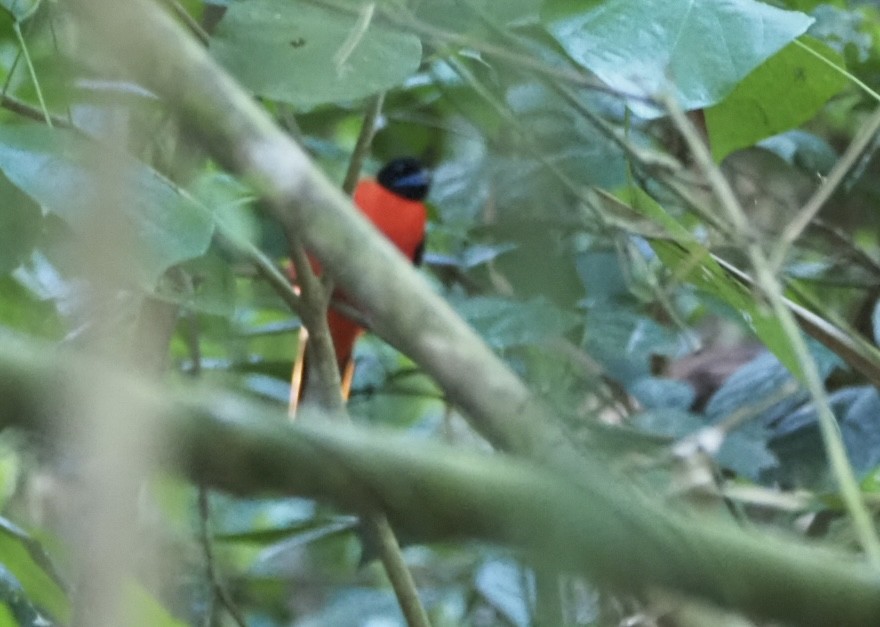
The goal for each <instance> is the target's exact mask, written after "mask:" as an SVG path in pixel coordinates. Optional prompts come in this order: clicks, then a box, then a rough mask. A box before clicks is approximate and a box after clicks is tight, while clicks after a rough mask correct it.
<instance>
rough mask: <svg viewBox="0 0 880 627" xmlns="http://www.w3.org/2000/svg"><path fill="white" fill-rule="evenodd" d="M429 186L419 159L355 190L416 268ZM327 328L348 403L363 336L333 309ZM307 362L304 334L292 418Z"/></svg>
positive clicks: (358, 201)
mask: <svg viewBox="0 0 880 627" xmlns="http://www.w3.org/2000/svg"><path fill="white" fill-rule="evenodd" d="M430 185H431V173H430V171H429V170H428V169H427V168H426V167H425V166H424V165H423V164H422V163H421V162H420V161H419V160H418V159H414V158H412V157H401V158H398V159H393V160H392V161H389V162H388V163H387V164H386V165H385V166H384V167H383V168H382V169H381V170H380V171H379V174H378V175H377V176H376V179H375V180H374V179H364V180H362V181H361V182H360V183H358V185H357V187H356V188H355V190H354V204H355V205H357V207H358V208H359V209H360V210H361V212H362V213H363V214H364V215H365V216H366V217H367V218H369V220H370V221H371V222H372V223H373V225H374V226H375V227H376V228H377V229H379V231H380V232H381V233H382V234H383V235H384V236H385V237H387V238H388V239H389V240H391V242H392V243H394V245H395V246H397V248H398V249H399V250H400V252H402V253H403V254H404V255H405V256H406V257H407V258H409V259H410V261H412V262H413V263H414V264H416V265H418V264H419V263H421V261H422V253H423V251H424V246H425V226H426V224H427V217H428V212H427V209H426V208H425V204H424V202H423V201H424V200H425V198H426V197H427V195H428V189H429V188H430ZM333 298H334V299H337V300H342V301H346V302H349V303H350V304H352V305H353V306H355V307H357V303H352V302H351V301H350V300H349V299H348V298H347V297H346V295H345V294H342V293H340V292H336V293H335V294H334V295H333ZM327 325H328V327H329V329H330V336H331V337H332V339H333V347H334V350H335V352H336V363H337V364H338V365H339V374H340V377H341V378H342V396H343V398H345V399H348V394H349V391H350V390H351V382H352V378H353V376H354V362H353V361H352V353H353V351H354V344H355V342H356V341H357V339H358V337H359V336H360V335H361V333H363V331H364V330H363V328H362V327H361V326H359V325H358V324H357V323H356V322H354V321H353V320H351V319H350V318H348V317H347V316H345V315H344V314H342V313H339V312H338V311H336V310H334V309H330V310H329V311H328V312H327ZM307 359H308V334H307V333H306V332H305V330H304V329H303V330H301V331H300V337H299V348H298V350H297V356H296V361H294V364H293V375H292V377H291V384H290V414H291V415H293V414H294V413H295V412H296V408H297V405H298V404H299V401H300V400H301V399H302V396H303V392H304V391H305V388H306V385H307V382H306V377H307V374H308V369H307V368H306V360H307Z"/></svg>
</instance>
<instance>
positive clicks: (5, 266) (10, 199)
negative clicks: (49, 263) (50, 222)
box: [0, 176, 43, 275]
mask: <svg viewBox="0 0 880 627" xmlns="http://www.w3.org/2000/svg"><path fill="white" fill-rule="evenodd" d="M0 198H3V210H2V211H0V275H3V274H6V273H7V272H9V271H10V270H14V269H15V268H16V267H18V265H19V264H20V263H21V262H22V261H24V260H25V258H26V257H27V256H28V255H29V254H30V252H31V250H32V249H33V247H34V244H35V243H36V242H37V238H38V237H39V235H40V226H41V225H42V222H43V214H42V212H41V211H40V207H39V206H37V204H36V203H34V201H33V200H31V199H30V198H29V197H28V196H26V195H25V194H23V193H22V192H21V190H19V189H18V188H17V187H15V186H14V185H13V184H12V183H10V182H9V179H7V178H6V177H5V176H0Z"/></svg>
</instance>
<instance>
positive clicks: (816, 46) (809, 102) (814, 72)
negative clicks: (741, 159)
mask: <svg viewBox="0 0 880 627" xmlns="http://www.w3.org/2000/svg"><path fill="white" fill-rule="evenodd" d="M811 51H812V52H811ZM816 55H820V56H822V57H824V58H825V59H826V60H827V62H826V61H823V60H822V59H820V58H818V57H817V56H816ZM829 63H830V64H832V65H833V66H836V67H837V68H840V69H839V70H838V69H835V67H831V65H829ZM843 70H844V62H843V58H842V57H841V56H840V55H839V54H838V53H836V52H834V51H833V50H832V49H831V48H829V47H828V46H825V45H824V44H822V43H821V42H819V41H817V40H815V39H812V38H809V37H802V38H801V39H800V40H798V41H797V42H795V43H792V44H789V45H788V46H786V47H785V48H783V49H782V50H780V51H779V52H778V53H776V54H775V55H773V56H772V57H771V58H770V59H768V60H767V61H765V62H764V63H762V64H761V65H760V66H759V67H758V68H757V69H755V71H754V72H752V73H751V74H749V75H748V76H747V77H746V78H745V79H744V80H743V81H742V82H741V83H739V84H738V85H737V86H736V88H735V89H734V90H733V92H732V93H731V94H730V95H729V96H727V97H726V98H725V99H724V100H722V101H721V102H720V103H718V104H717V105H715V106H714V107H710V108H708V109H706V127H707V129H708V131H709V145H710V146H711V147H712V155H713V156H714V157H715V159H716V160H718V161H721V159H723V158H724V157H725V156H726V155H728V154H729V153H731V152H733V151H734V150H736V149H737V148H744V147H746V146H751V145H752V144H754V143H755V142H757V141H758V140H760V139H763V138H765V137H769V136H770V135H775V134H776V133H780V132H782V131H785V130H788V129H790V128H794V127H795V126H798V125H800V124H802V123H804V122H806V121H807V120H809V119H810V118H811V117H813V116H814V115H815V114H816V112H817V111H818V110H819V108H820V107H822V105H824V104H825V102H827V100H828V99H829V98H831V96H833V95H834V94H836V93H837V92H839V91H840V90H841V89H843V88H844V87H845V86H846V82H847V81H846V77H845V76H844V75H843Z"/></svg>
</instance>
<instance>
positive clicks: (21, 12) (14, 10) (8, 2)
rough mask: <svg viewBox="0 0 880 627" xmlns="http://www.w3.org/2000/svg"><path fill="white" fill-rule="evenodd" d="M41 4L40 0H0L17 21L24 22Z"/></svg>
mask: <svg viewBox="0 0 880 627" xmlns="http://www.w3.org/2000/svg"><path fill="white" fill-rule="evenodd" d="M39 6H40V0H0V8H3V9H4V10H5V11H6V12H7V13H9V15H11V16H12V18H13V19H14V20H15V21H16V22H22V21H24V20H26V19H27V18H29V17H30V16H31V15H33V14H34V11H36V10H37V9H38V8H39Z"/></svg>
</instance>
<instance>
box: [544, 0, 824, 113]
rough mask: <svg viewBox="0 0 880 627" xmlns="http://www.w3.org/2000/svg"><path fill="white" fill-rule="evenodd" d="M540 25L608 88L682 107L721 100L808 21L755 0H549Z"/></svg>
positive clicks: (636, 104) (643, 109)
mask: <svg viewBox="0 0 880 627" xmlns="http://www.w3.org/2000/svg"><path fill="white" fill-rule="evenodd" d="M543 19H544V23H545V24H546V26H547V29H548V30H549V31H550V33H551V34H552V35H553V36H554V37H555V38H556V39H557V41H559V44H560V45H561V46H562V47H563V48H565V50H566V51H567V52H568V54H569V55H570V56H571V58H572V59H574V60H575V61H576V62H577V63H579V64H581V65H583V66H584V67H585V68H587V69H589V70H590V71H592V72H594V73H595V74H596V75H598V76H599V78H601V79H602V80H603V81H605V82H606V83H608V84H609V85H610V86H612V87H614V88H615V89H619V90H620V91H621V92H623V93H626V94H633V95H637V96H647V97H652V96H657V95H659V94H664V93H668V92H670V91H671V92H672V94H673V95H674V96H675V97H676V98H677V100H678V102H679V104H680V105H681V106H682V107H683V108H685V109H696V108H699V107H706V106H709V105H712V104H714V103H716V102H718V101H720V100H721V99H722V98H724V97H725V96H726V95H727V94H728V93H730V91H731V90H732V89H733V87H734V86H735V85H736V84H737V83H739V82H740V81H741V80H742V79H743V78H745V77H746V75H748V74H749V73H750V72H751V71H752V70H754V69H755V68H756V67H758V66H759V65H760V64H761V63H763V62H764V61H766V60H767V59H768V58H769V57H770V56H772V55H773V54H774V53H776V52H777V51H778V50H780V49H781V48H782V47H783V46H785V45H786V44H788V43H790V42H791V41H792V40H793V39H794V38H795V37H798V36H799V35H802V34H803V33H804V31H806V29H807V28H808V27H809V25H810V23H811V22H812V19H811V18H809V17H807V16H806V15H804V14H803V13H798V12H795V11H784V10H781V9H777V8H775V7H772V6H770V5H768V4H764V3H761V2H755V1H754V0H725V1H723V2H719V1H717V0H617V1H615V2H599V1H597V0H551V1H550V2H548V3H547V4H546V5H545V6H544V12H543ZM631 104H632V106H633V108H634V110H636V111H637V112H639V113H640V114H643V115H645V114H655V115H656V113H657V112H656V110H655V109H652V108H651V107H648V106H645V105H644V104H642V103H639V102H638V101H633V102H632V103H631Z"/></svg>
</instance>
